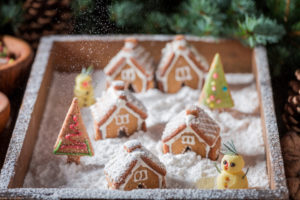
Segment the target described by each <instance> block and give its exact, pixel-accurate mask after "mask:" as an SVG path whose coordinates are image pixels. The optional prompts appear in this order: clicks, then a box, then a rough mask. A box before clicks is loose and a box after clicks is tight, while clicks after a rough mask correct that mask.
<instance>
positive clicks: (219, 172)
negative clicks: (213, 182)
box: [215, 163, 221, 174]
mask: <svg viewBox="0 0 300 200" xmlns="http://www.w3.org/2000/svg"><path fill="white" fill-rule="evenodd" d="M215 168H216V169H217V171H218V172H219V174H221V170H220V169H219V167H218V166H217V164H216V163H215Z"/></svg>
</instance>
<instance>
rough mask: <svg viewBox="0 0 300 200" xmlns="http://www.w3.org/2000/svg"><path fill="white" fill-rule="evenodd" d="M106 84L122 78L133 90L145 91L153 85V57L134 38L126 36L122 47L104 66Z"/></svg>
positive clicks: (127, 86)
mask: <svg viewBox="0 0 300 200" xmlns="http://www.w3.org/2000/svg"><path fill="white" fill-rule="evenodd" d="M104 72H105V74H106V75H107V85H108V86H109V85H110V83H111V82H112V81H114V80H122V81H124V82H125V87H126V88H127V89H130V90H132V91H134V92H145V91H146V90H148V89H149V88H153V87H154V81H153V77H154V65H153V58H152V57H151V55H150V53H149V52H147V51H146V50H145V49H144V48H143V47H142V46H141V45H139V44H138V41H137V40H136V39H135V38H127V39H126V40H125V44H124V46H123V48H122V49H121V50H120V51H119V52H118V53H117V55H116V56H115V57H113V58H112V59H111V61H110V62H109V63H108V65H107V66H106V67H105V68H104Z"/></svg>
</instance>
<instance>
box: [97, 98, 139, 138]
mask: <svg viewBox="0 0 300 200" xmlns="http://www.w3.org/2000/svg"><path fill="white" fill-rule="evenodd" d="M119 100H120V101H119V102H118V103H119V106H118V108H117V109H116V110H115V112H114V113H113V114H111V115H110V117H109V118H108V119H107V120H106V121H105V122H104V123H103V124H102V125H101V126H100V127H98V129H99V130H100V131H101V134H102V138H103V139H105V138H107V133H106V128H107V126H108V125H109V124H110V123H111V121H112V120H113V119H114V118H115V117H116V115H117V113H119V111H120V110H121V109H122V108H124V109H126V110H127V112H129V113H130V114H132V115H133V116H135V117H136V118H137V123H138V128H137V131H138V130H141V128H142V123H143V121H144V120H143V119H142V118H141V116H140V115H138V114H137V113H135V112H134V111H132V110H131V109H130V108H128V107H127V106H126V102H125V101H124V100H122V99H119Z"/></svg>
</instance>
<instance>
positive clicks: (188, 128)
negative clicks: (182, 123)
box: [165, 124, 220, 158]
mask: <svg viewBox="0 0 300 200" xmlns="http://www.w3.org/2000/svg"><path fill="white" fill-rule="evenodd" d="M186 132H188V133H193V134H194V135H195V136H196V138H197V139H198V141H199V142H202V143H204V144H206V146H205V151H206V152H205V154H206V158H208V154H209V152H210V150H211V149H212V148H213V147H214V146H215V144H216V142H217V141H218V139H219V137H220V136H218V137H217V138H216V139H215V141H214V143H213V144H212V145H211V146H210V145H208V144H207V142H205V141H204V140H203V139H202V138H201V137H200V136H199V135H198V134H197V133H196V132H195V131H194V130H193V129H192V128H191V127H190V126H189V125H188V124H187V127H186V128H185V129H183V130H182V131H181V132H180V133H178V134H177V135H176V136H174V137H173V138H171V139H170V140H169V141H167V142H165V144H166V145H168V147H169V152H170V153H173V150H172V144H173V143H174V142H175V141H176V140H178V139H179V138H180V137H181V136H182V135H183V134H184V133H186Z"/></svg>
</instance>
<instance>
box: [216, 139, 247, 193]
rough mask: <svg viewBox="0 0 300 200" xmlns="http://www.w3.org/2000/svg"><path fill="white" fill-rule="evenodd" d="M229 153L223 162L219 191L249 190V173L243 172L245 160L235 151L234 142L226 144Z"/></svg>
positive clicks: (226, 153)
mask: <svg viewBox="0 0 300 200" xmlns="http://www.w3.org/2000/svg"><path fill="white" fill-rule="evenodd" d="M224 146H225V148H226V149H227V151H226V152H225V153H224V154H225V155H224V157H223V159H222V162H221V169H222V171H220V170H219V169H218V167H217V166H216V167H217V170H218V171H219V173H220V174H219V175H218V178H217V188H218V189H246V188H248V180H247V176H246V175H247V173H248V169H247V172H246V173H244V172H243V170H242V169H243V167H244V166H245V162H244V159H243V157H242V156H241V155H239V154H238V153H237V151H236V149H235V146H234V144H233V142H231V143H230V142H228V143H227V144H224Z"/></svg>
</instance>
